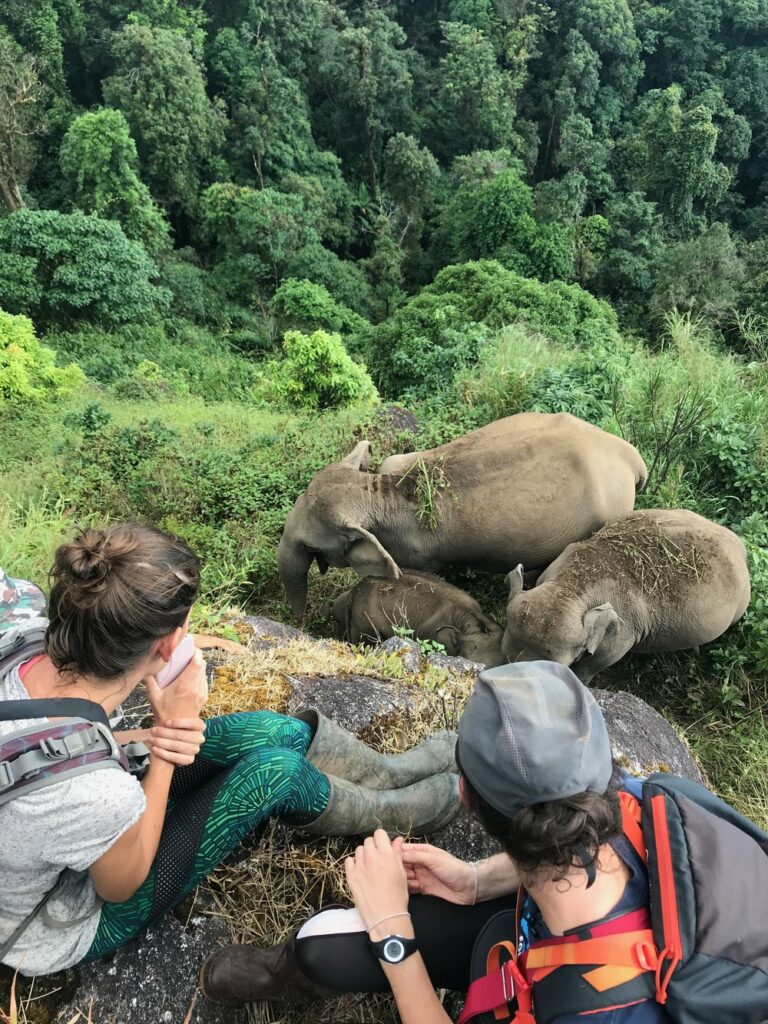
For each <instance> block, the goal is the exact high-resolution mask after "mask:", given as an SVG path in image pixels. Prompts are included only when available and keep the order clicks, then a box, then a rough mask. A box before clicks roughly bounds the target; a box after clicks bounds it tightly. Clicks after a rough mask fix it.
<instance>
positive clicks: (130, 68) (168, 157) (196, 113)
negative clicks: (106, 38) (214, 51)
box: [104, 24, 225, 216]
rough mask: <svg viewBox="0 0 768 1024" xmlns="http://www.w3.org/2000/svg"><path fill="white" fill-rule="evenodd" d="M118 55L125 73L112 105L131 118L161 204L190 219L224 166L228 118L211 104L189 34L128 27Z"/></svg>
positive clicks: (111, 83)
mask: <svg viewBox="0 0 768 1024" xmlns="http://www.w3.org/2000/svg"><path fill="white" fill-rule="evenodd" d="M114 54H115V60H116V64H117V70H116V72H115V73H114V74H113V75H111V76H110V77H109V78H107V79H106V80H105V82H104V99H105V101H106V103H107V104H109V106H112V107H117V108H119V109H120V110H122V112H123V114H125V117H126V120H127V121H128V124H129V125H130V128H131V134H132V135H133V138H134V139H135V140H136V148H137V150H138V154H139V161H140V168H141V177H142V178H143V179H144V181H146V182H147V184H148V185H149V187H150V189H151V191H152V193H153V195H154V196H155V198H157V199H158V200H159V201H160V202H163V203H165V204H167V205H168V207H169V209H170V211H171V212H172V213H173V214H174V215H175V216H178V215H179V214H181V213H187V214H188V213H190V212H191V211H192V210H193V208H194V205H195V203H196V201H197V197H198V194H199V192H200V189H201V187H202V185H203V183H204V182H205V180H206V179H207V178H208V177H209V175H210V173H211V169H212V168H213V167H214V166H215V165H216V161H217V158H218V154H219V150H220V148H221V145H222V143H223V139H224V121H225V117H224V114H223V112H222V111H221V110H220V109H219V108H218V107H217V106H215V105H214V104H212V103H211V101H210V100H209V99H208V96H207V94H206V88H205V76H204V74H203V69H202V67H201V65H200V63H199V62H198V60H196V59H195V57H194V55H193V53H192V47H191V44H190V42H189V40H188V39H186V38H185V37H184V36H182V35H179V34H178V33H176V32H172V31H170V30H169V29H164V28H150V27H148V26H145V25H136V24H128V25H126V26H125V27H124V28H123V29H121V31H120V32H119V33H117V35H116V37H115V42H114Z"/></svg>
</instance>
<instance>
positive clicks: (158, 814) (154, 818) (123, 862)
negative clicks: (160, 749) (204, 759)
mask: <svg viewBox="0 0 768 1024" xmlns="http://www.w3.org/2000/svg"><path fill="white" fill-rule="evenodd" d="M172 778H173V765H172V764H169V763H168V762H167V761H163V760H161V759H160V758H153V759H152V762H151V764H150V767H149V770H148V771H147V774H146V775H145V776H144V778H143V779H142V782H141V786H142V789H143V790H144V795H145V796H146V798H147V806H146V809H145V811H144V813H143V814H142V816H141V817H140V818H139V820H138V821H137V822H136V824H135V825H133V826H132V827H131V828H130V829H128V831H127V832H126V833H125V835H123V836H121V837H120V839H118V840H117V842H116V843H115V844H114V846H112V847H111V848H110V849H109V850H107V852H106V853H105V854H104V855H103V856H102V857H100V858H99V859H98V860H97V861H96V862H95V863H94V864H92V865H91V868H90V872H91V878H92V879H93V883H94V885H95V887H96V891H97V892H98V894H99V896H101V897H102V899H104V900H107V902H109V903H123V902H125V900H128V899H130V898H131V896H133V894H134V893H135V892H136V890H137V889H138V888H139V886H141V885H142V884H143V883H144V881H145V880H146V878H147V875H148V874H149V871H150V868H151V867H152V862H153V861H154V859H155V855H156V854H157V847H158V845H159V843H160V835H161V833H162V831H163V823H164V821H165V812H166V807H167V804H168V792H169V790H170V786H171V779H172Z"/></svg>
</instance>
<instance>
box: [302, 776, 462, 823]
mask: <svg viewBox="0 0 768 1024" xmlns="http://www.w3.org/2000/svg"><path fill="white" fill-rule="evenodd" d="M328 781H329V782H330V784H331V795H330V797H329V799H328V805H327V807H326V808H325V810H324V811H323V813H322V814H321V815H320V816H319V817H317V818H315V820H314V821H312V822H310V823H309V824H308V825H301V826H299V827H300V828H301V830H302V831H303V832H309V833H310V834H312V835H317V836H359V835H370V834H371V833H372V832H375V831H376V829H377V828H383V829H384V830H385V831H386V832H388V833H389V834H390V835H408V834H409V833H414V834H416V835H428V834H429V833H431V832H437V831H438V829H441V828H442V827H443V826H444V825H447V824H448V822H449V821H450V820H451V819H452V818H453V817H454V816H455V814H456V812H457V811H458V810H459V807H460V806H461V800H460V797H459V776H458V775H454V774H453V773H452V772H440V773H439V774H438V775H432V776H431V777H430V778H428V779H421V781H419V782H415V783H414V784H413V785H412V786H402V787H401V788H400V789H366V788H365V787H363V786H358V785H357V784H356V783H354V782H349V781H348V780H347V779H338V778H336V777H334V776H333V775H329V776H328Z"/></svg>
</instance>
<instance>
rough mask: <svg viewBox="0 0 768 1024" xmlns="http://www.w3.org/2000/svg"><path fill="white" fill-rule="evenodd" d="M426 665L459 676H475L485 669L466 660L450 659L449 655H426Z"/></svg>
mask: <svg viewBox="0 0 768 1024" xmlns="http://www.w3.org/2000/svg"><path fill="white" fill-rule="evenodd" d="M427 665H429V666H431V667H432V668H441V669H443V670H444V671H446V672H451V673H453V674H454V675H459V676H461V675H467V674H468V673H471V674H472V675H477V674H478V672H482V670H483V669H484V668H485V665H480V664H478V663H477V662H476V661H469V659H468V658H452V657H451V656H450V655H449V654H428V655H427Z"/></svg>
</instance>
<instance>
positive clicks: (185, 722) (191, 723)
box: [163, 718, 205, 730]
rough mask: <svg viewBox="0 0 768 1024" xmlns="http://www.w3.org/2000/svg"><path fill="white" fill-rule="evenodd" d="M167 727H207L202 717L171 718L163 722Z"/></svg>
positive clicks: (202, 728)
mask: <svg viewBox="0 0 768 1024" xmlns="http://www.w3.org/2000/svg"><path fill="white" fill-rule="evenodd" d="M163 726H164V727H165V728H166V729H200V730H204V729H205V722H204V721H203V719H202V718H169V719H167V720H166V721H165V722H163Z"/></svg>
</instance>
